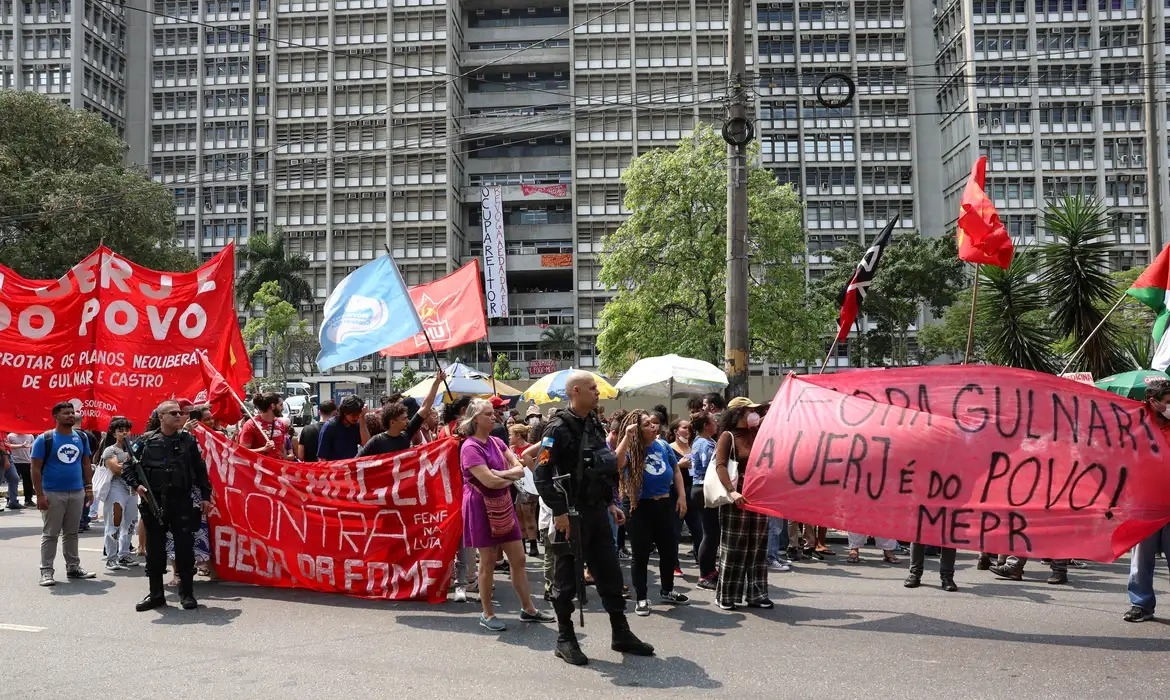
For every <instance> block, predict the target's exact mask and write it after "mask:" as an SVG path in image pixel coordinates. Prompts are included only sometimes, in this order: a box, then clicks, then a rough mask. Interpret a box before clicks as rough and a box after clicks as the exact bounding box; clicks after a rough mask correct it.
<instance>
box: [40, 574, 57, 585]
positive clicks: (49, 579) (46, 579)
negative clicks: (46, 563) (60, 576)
mask: <svg viewBox="0 0 1170 700" xmlns="http://www.w3.org/2000/svg"><path fill="white" fill-rule="evenodd" d="M41 585H42V586H44V587H46V588H48V587H49V586H56V585H57V581H56V580H54V579H53V574H51V573H49V572H48V571H46V572H44V573H42V574H41Z"/></svg>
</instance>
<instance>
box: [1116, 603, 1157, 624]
mask: <svg viewBox="0 0 1170 700" xmlns="http://www.w3.org/2000/svg"><path fill="white" fill-rule="evenodd" d="M1121 619H1123V620H1125V621H1126V622H1145V621H1147V620H1153V619H1154V613H1152V612H1148V611H1146V610H1143V609H1141V608H1139V607H1138V606H1136V605H1135V606H1133V607H1132V608H1130V609H1129V612H1127V613H1125V616H1123V617H1122V618H1121Z"/></svg>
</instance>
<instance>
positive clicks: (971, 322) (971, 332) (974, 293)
mask: <svg viewBox="0 0 1170 700" xmlns="http://www.w3.org/2000/svg"><path fill="white" fill-rule="evenodd" d="M978 301H979V263H975V284H974V285H973V286H972V287H971V315H970V318H968V319H967V351H966V352H964V353H963V364H967V363H968V362H970V361H971V348H972V347H973V346H974V345H975V304H976V302H978Z"/></svg>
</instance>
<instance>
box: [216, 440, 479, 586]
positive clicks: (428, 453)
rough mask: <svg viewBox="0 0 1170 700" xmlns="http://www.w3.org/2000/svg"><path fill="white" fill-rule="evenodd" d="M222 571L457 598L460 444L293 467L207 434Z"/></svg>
mask: <svg viewBox="0 0 1170 700" xmlns="http://www.w3.org/2000/svg"><path fill="white" fill-rule="evenodd" d="M198 437H199V442H200V444H201V446H202V447H203V454H204V456H205V458H206V460H207V469H208V472H209V473H210V475H211V485H212V490H213V491H214V494H215V507H214V508H213V509H212V512H211V516H210V517H209V518H208V521H209V524H210V527H211V553H212V556H213V557H214V560H215V570H216V574H217V575H218V576H219V577H220V578H223V579H225V580H228V581H238V582H242V583H251V584H256V585H259V586H270V587H277V588H307V589H310V590H314V591H322V592H325V593H344V594H346V595H351V596H356V597H359V598H382V599H393V600H410V599H417V600H426V601H428V602H431V603H441V602H443V601H444V600H446V598H447V583H448V579H449V575H450V567H451V563H452V562H453V561H455V552H456V551H457V550H458V548H459V546H460V543H461V541H462V538H463V514H462V503H463V481H462V478H461V474H460V471H459V453H458V445H459V443H458V441H457V440H455V439H454V438H448V439H445V440H440V441H438V442H432V443H430V444H428V445H426V446H424V447H421V448H418V449H414V450H408V451H406V452H399V453H397V454H393V455H378V456H375V457H371V458H368V459H350V460H344V461H338V462H311V463H306V462H284V461H281V460H278V459H272V458H269V457H266V456H263V455H259V454H256V453H255V452H252V451H251V450H246V449H244V448H242V447H240V446H239V445H237V444H235V443H233V442H231V441H229V440H228V439H227V438H225V437H224V436H222V435H220V434H219V433H212V432H209V431H206V430H203V429H199V430H198Z"/></svg>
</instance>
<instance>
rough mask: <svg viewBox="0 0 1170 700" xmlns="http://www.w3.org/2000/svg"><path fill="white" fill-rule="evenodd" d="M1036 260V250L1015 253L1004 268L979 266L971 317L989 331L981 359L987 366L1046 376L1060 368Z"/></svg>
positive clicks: (1038, 256)
mask: <svg viewBox="0 0 1170 700" xmlns="http://www.w3.org/2000/svg"><path fill="white" fill-rule="evenodd" d="M1040 257H1041V256H1040V254H1039V253H1036V252H1032V251H1017V252H1016V256H1015V258H1014V259H1013V260H1012V264H1011V267H1009V268H1008V269H1007V270H1004V269H1002V268H998V267H995V266H994V265H981V266H980V267H979V275H980V281H979V283H980V289H979V300H978V301H977V302H976V308H975V313H976V314H977V316H978V319H979V321H980V322H981V323H983V324H985V325H986V328H987V340H986V343H987V344H986V347H985V357H986V359H987V362H988V363H990V364H993V365H1004V366H1006V367H1019V368H1021V369H1030V370H1034V371H1036V372H1049V373H1053V372H1056V371H1057V370H1058V369H1059V367H1058V366H1057V360H1056V357H1055V355H1054V353H1053V350H1052V346H1053V342H1054V341H1055V340H1056V338H1055V336H1054V333H1053V332H1052V326H1051V323H1050V321H1049V320H1048V318H1047V315H1048V314H1047V311H1048V308H1047V306H1046V304H1045V295H1044V290H1043V286H1042V285H1041V284H1040V282H1038V281H1035V278H1036V277H1037V276H1038V275H1039V273H1040Z"/></svg>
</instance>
